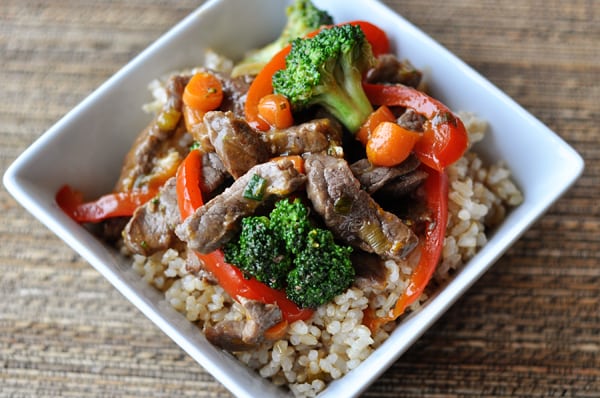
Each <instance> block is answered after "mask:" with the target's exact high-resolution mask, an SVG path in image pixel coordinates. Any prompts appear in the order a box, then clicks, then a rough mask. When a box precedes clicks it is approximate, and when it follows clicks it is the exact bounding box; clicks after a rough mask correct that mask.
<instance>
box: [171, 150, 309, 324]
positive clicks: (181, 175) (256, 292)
mask: <svg viewBox="0 0 600 398" xmlns="http://www.w3.org/2000/svg"><path fill="white" fill-rule="evenodd" d="M201 166H202V154H201V153H200V151H198V150H192V151H190V153H189V155H188V156H187V157H186V158H185V159H184V161H183V163H182V164H181V165H180V166H179V170H178V172H177V180H176V189H177V204H178V206H179V212H180V213H181V218H182V219H186V218H187V217H189V216H190V215H192V214H193V213H194V211H195V210H196V209H197V208H199V207H200V206H202V205H203V204H204V201H203V198H202V192H201V190H200V178H201ZM195 255H196V256H198V258H200V259H201V260H202V262H203V263H204V265H205V266H206V268H207V269H208V270H209V271H210V272H211V273H212V274H213V275H214V276H215V278H217V280H218V282H219V285H220V286H221V287H222V288H223V289H224V290H225V291H226V292H227V293H228V294H229V295H230V296H231V297H233V298H234V299H237V298H238V297H240V296H241V297H245V298H247V299H250V300H258V301H261V302H263V303H267V304H274V303H276V304H277V306H278V307H279V309H280V310H281V312H282V315H283V318H284V319H285V320H286V321H287V322H294V321H296V320H300V319H302V320H304V319H308V318H310V317H311V316H312V314H313V312H314V311H313V310H312V309H302V308H299V307H298V306H297V305H296V304H295V303H294V302H293V301H291V300H289V299H288V298H287V297H286V295H285V293H284V292H283V291H279V290H275V289H272V288H270V287H269V286H267V285H265V284H264V283H261V282H259V281H257V280H256V279H254V278H250V279H246V278H245V277H244V275H243V273H242V271H240V269H239V268H237V267H236V266H234V265H232V264H229V263H227V262H225V256H224V255H223V252H222V251H221V250H215V251H214V252H211V253H208V254H204V253H198V252H195Z"/></svg>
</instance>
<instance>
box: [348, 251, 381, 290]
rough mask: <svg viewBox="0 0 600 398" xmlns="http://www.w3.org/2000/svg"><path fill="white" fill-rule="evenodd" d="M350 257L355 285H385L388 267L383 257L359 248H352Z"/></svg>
mask: <svg viewBox="0 0 600 398" xmlns="http://www.w3.org/2000/svg"><path fill="white" fill-rule="evenodd" d="M350 258H351V260H352V265H353V266H354V270H355V271H356V280H355V281H354V284H355V285H356V286H357V287H359V288H361V289H364V288H366V287H371V288H376V289H377V288H378V289H382V288H384V287H385V286H386V281H387V278H388V269H387V268H386V266H385V260H384V259H383V258H381V257H379V256H378V255H377V254H373V253H367V252H364V251H362V250H360V249H355V250H353V251H352V254H351V255H350Z"/></svg>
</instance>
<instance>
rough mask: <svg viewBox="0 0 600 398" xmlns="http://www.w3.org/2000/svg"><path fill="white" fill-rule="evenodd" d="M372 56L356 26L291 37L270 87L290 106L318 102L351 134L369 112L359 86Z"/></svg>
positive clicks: (368, 105) (368, 106) (296, 109)
mask: <svg viewBox="0 0 600 398" xmlns="http://www.w3.org/2000/svg"><path fill="white" fill-rule="evenodd" d="M374 62H375V57H374V55H373V51H372V49H371V45H370V44H369V42H368V41H367V39H366V37H365V34H364V32H363V31H362V29H361V28H360V27H359V26H357V25H350V24H345V25H339V26H334V27H332V28H329V29H324V30H322V31H321V32H320V33H319V34H317V35H316V36H314V37H312V38H298V39H295V40H294V41H293V42H292V48H291V50H290V53H289V54H288V55H287V57H286V68H285V69H281V70H279V71H277V72H276V73H275V74H274V76H273V80H272V81H273V90H274V92H275V93H278V94H282V95H285V96H286V97H287V98H288V100H289V101H290V103H291V105H292V109H293V110H294V111H299V110H302V109H304V108H308V107H310V106H313V105H321V106H323V107H324V108H325V109H327V110H328V111H329V112H330V113H331V114H332V115H333V116H335V117H336V118H337V119H338V120H339V121H340V122H342V124H343V125H344V126H346V128H348V130H350V132H352V133H355V132H356V131H357V130H358V129H359V128H360V126H361V125H362V124H363V123H364V121H365V120H366V119H367V118H368V117H369V115H370V114H371V112H372V111H373V107H372V105H371V103H370V102H369V99H368V98H367V96H366V94H365V92H364V89H363V87H362V77H363V74H364V73H365V72H366V71H367V70H368V69H369V68H371V67H372V66H373V65H374Z"/></svg>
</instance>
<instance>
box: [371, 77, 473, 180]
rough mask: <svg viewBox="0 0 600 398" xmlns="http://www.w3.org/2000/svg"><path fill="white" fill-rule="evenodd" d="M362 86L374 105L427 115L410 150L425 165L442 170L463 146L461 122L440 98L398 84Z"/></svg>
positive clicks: (464, 134) (465, 138)
mask: <svg viewBox="0 0 600 398" xmlns="http://www.w3.org/2000/svg"><path fill="white" fill-rule="evenodd" d="M363 88H364V89H365V93H366V94H367V97H368V98H369V101H371V103H372V104H374V105H387V106H402V107H405V108H410V109H413V110H414V111H415V112H417V113H418V114H420V115H423V116H425V118H427V121H426V122H425V123H424V126H423V127H424V132H423V135H422V136H421V139H420V140H419V141H418V142H417V144H416V145H415V148H414V151H415V154H416V155H417V156H418V158H419V159H420V160H421V162H423V163H425V164H426V165H428V166H429V167H431V168H433V169H436V170H444V168H446V167H447V166H448V165H450V164H452V163H454V162H456V161H457V160H458V159H459V158H460V157H461V156H462V155H463V154H464V153H465V151H466V150H467V146H468V145H469V137H468V135H467V130H466V129H465V126H464V124H463V123H462V121H461V120H460V119H459V118H458V117H457V116H456V115H454V114H453V113H452V112H451V111H450V109H448V107H446V105H444V104H442V103H441V102H440V101H438V100H436V99H434V98H431V97H430V96H429V95H427V94H425V93H423V92H421V91H419V90H416V89H414V88H412V87H407V86H404V85H401V84H396V85H384V84H370V83H363Z"/></svg>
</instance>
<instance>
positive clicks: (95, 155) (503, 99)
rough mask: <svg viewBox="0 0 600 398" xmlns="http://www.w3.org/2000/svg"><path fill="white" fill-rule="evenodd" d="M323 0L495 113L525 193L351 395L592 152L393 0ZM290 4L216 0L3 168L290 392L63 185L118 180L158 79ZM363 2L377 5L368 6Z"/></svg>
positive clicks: (28, 199) (31, 199)
mask: <svg viewBox="0 0 600 398" xmlns="http://www.w3.org/2000/svg"><path fill="white" fill-rule="evenodd" d="M315 3H316V4H317V5H318V6H319V7H320V8H323V9H326V10H328V11H329V12H330V13H331V14H332V15H333V17H334V19H335V21H336V22H343V21H348V20H355V19H366V20H368V21H371V22H373V23H376V24H377V25H378V26H380V27H381V28H383V29H384V30H385V31H386V32H387V33H388V35H389V37H390V39H391V42H392V47H393V50H394V51H395V52H396V53H398V54H401V57H402V58H408V59H409V60H410V61H411V62H412V63H413V64H414V65H415V66H416V67H417V68H419V69H421V70H423V71H425V79H426V81H427V82H428V84H429V86H430V88H431V90H432V92H433V93H434V95H435V96H436V97H437V98H438V99H440V100H442V101H443V102H445V103H446V104H447V105H448V106H449V107H450V108H451V109H453V110H455V111H459V110H465V111H471V112H474V113H475V114H476V115H477V116H479V117H481V118H483V119H485V120H486V121H487V122H488V123H489V126H490V131H489V133H488V134H487V136H486V138H485V140H484V141H482V142H481V143H480V144H478V147H477V149H478V151H479V152H480V153H481V154H482V156H483V157H484V158H485V159H487V160H488V161H496V160H500V159H502V160H504V161H505V162H506V164H507V165H508V167H509V168H510V170H511V171H512V173H513V178H514V180H515V181H516V183H517V184H518V186H519V188H520V189H521V190H522V191H523V194H524V197H525V201H524V202H523V204H521V205H520V206H519V207H517V208H516V209H514V211H512V212H511V213H510V214H509V215H508V217H507V218H506V220H505V221H504V222H503V223H502V225H500V226H499V227H498V228H497V229H496V230H495V231H494V232H493V234H492V235H491V237H490V240H489V242H488V244H487V245H486V246H485V247H484V248H483V249H482V250H481V251H480V252H479V253H478V254H477V255H476V256H475V257H474V258H473V259H472V260H471V261H469V263H468V264H467V265H466V266H465V267H464V269H463V270H462V271H460V272H459V273H458V274H457V275H456V277H455V278H454V279H453V280H452V281H451V282H450V283H449V284H448V285H447V286H446V287H445V288H444V289H442V290H441V291H440V292H438V293H437V294H436V295H435V296H434V297H432V298H430V299H429V300H428V301H427V303H426V304H425V305H424V306H423V308H422V309H420V310H419V311H417V312H415V313H412V314H411V315H410V316H408V317H407V318H406V319H405V320H404V321H403V322H402V323H401V324H400V325H399V326H398V327H397V328H396V330H395V331H394V332H393V334H392V335H391V336H390V338H389V339H388V340H387V341H386V342H385V343H384V344H383V346H382V347H380V348H379V349H377V350H376V351H375V352H374V353H373V354H372V355H371V356H370V357H369V358H367V359H366V360H365V361H364V362H363V363H362V364H361V365H360V366H359V367H358V368H357V369H355V370H353V371H352V372H350V373H349V374H348V375H346V376H345V377H343V378H341V379H340V380H337V381H334V382H333V383H331V384H330V385H329V387H328V388H327V389H326V390H325V391H324V392H322V393H321V395H320V396H321V397H342V396H343V397H351V396H356V395H358V394H359V393H361V392H362V391H364V390H365V389H366V388H367V387H368V385H369V384H370V383H372V382H373V381H374V380H376V378H377V377H379V376H380V375H381V374H382V373H383V372H384V371H385V370H386V369H387V368H388V367H389V366H390V365H391V364H392V363H393V362H394V361H396V360H397V359H398V358H399V357H400V355H401V354H402V353H403V352H404V351H406V349H407V348H408V347H409V346H410V345H411V344H412V343H413V342H414V341H415V340H416V339H417V338H418V337H419V336H421V335H422V333H423V332H424V331H425V330H426V329H427V328H428V327H429V326H430V325H431V324H432V323H433V322H434V321H435V320H436V319H437V318H439V317H440V315H441V314H442V313H443V312H444V311H445V310H446V309H447V308H448V307H449V306H450V305H452V304H453V303H454V302H455V301H456V300H457V298H458V297H459V296H461V295H462V294H463V292H464V291H465V290H466V289H467V288H468V287H470V286H471V285H472V284H473V283H474V282H475V281H476V280H477V279H478V278H479V277H480V276H481V275H482V274H483V273H484V272H485V271H486V270H487V269H488V268H489V267H490V266H491V265H492V264H493V263H494V262H495V261H496V260H497V259H498V258H499V257H500V256H501V255H502V254H503V253H504V252H505V251H506V250H507V249H508V247H509V246H510V245H511V244H512V243H513V242H515V241H516V240H517V239H518V238H519V237H520V236H521V235H522V234H523V233H524V232H525V230H526V229H527V228H528V227H529V226H530V225H531V224H532V223H533V222H535V221H536V220H537V219H538V218H539V217H540V216H541V215H542V214H543V213H544V212H545V211H546V210H547V209H548V208H549V206H550V205H551V204H552V203H553V202H554V201H556V200H557V199H558V198H559V197H560V196H561V195H562V194H563V193H564V192H565V191H566V190H567V189H568V188H569V187H570V186H571V185H572V184H573V182H574V181H575V180H576V179H577V178H578V177H579V175H580V174H581V172H582V170H583V160H582V158H581V157H580V156H579V155H578V154H577V153H576V152H575V151H574V150H573V149H572V148H571V147H570V146H569V145H568V144H567V143H565V142H564V141H563V140H562V139H561V138H560V137H559V136H557V135H556V134H555V133H554V132H552V131H551V130H549V129H548V128H547V127H546V126H544V125H543V124H542V123H541V122H540V121H539V120H537V119H536V118H535V117H533V116H532V115H531V114H529V113H528V112H527V111H525V110H524V109H523V108H522V107H520V106H519V105H518V104H517V103H515V102H514V101H513V100H511V99H510V98H508V97H507V96H506V95H505V94H504V93H502V92H501V91H500V90H499V89H498V88H496V87H495V86H494V85H492V84H491V83H490V82H489V81H487V80H486V79H484V78H483V77H482V76H481V75H479V74H478V73H477V72H475V71H474V70H473V69H471V68H470V67H469V66H467V65H466V64H465V63H464V62H462V61H461V60H459V59H458V58H456V57H455V56H454V55H453V54H451V53H450V52H448V51H447V50H446V49H444V48H443V47H442V46H440V45H439V44H438V43H436V42H435V41H434V40H432V39H431V38H430V37H428V36H427V35H426V34H425V33H423V32H422V31H420V30H419V29H417V28H416V27H415V26H413V25H412V24H411V23H410V22H408V21H407V20H405V19H404V18H402V17H401V16H399V15H397V14H396V13H394V12H393V11H392V10H390V9H389V8H387V7H386V6H385V5H383V4H381V3H379V2H378V1H376V0H345V1H343V2H340V1H338V0H315ZM286 4H287V2H274V1H272V0H254V1H253V4H252V7H244V17H243V18H239V12H240V11H239V10H240V7H241V6H242V2H241V1H236V0H210V1H208V2H206V3H205V4H204V5H202V6H201V7H200V8H199V9H197V10H196V11H195V12H194V13H192V14H191V15H190V16H189V17H187V18H185V19H184V20H183V21H182V22H180V23H179V24H178V25H176V26H175V27H174V28H173V29H172V30H170V31H169V32H168V33H166V34H165V35H164V36H163V37H161V38H160V39H159V40H157V41H156V42H155V43H154V44H152V45H151V46H149V47H148V48H147V49H146V50H145V51H144V52H142V53H141V54H140V55H139V56H137V57H136V58H135V59H134V60H132V61H131V62H130V63H129V64H127V65H126V66H125V67H124V68H123V69H122V70H120V71H119V72H118V73H116V74H115V75H114V76H113V77H112V78H110V79H109V80H108V81H107V82H106V83H104V84H103V85H102V86H100V87H99V88H98V89H97V90H96V91H95V92H94V93H92V94H91V95H90V96H89V97H88V98H86V99H85V100H84V101H83V102H82V103H81V104H79V105H78V106H77V107H75V108H74V109H73V110H72V111H71V112H69V113H68V114H67V115H66V116H65V117H64V118H62V119H61V120H60V121H59V122H58V123H56V124H55V125H54V126H52V127H51V128H50V129H49V130H48V131H47V132H46V133H45V134H43V135H42V136H41V137H40V138H39V139H38V140H37V141H36V142H35V143H34V144H33V145H31V147H29V148H28V149H27V150H26V151H24V152H23V154H22V155H21V156H20V157H19V158H18V159H17V160H16V161H15V162H14V163H13V164H12V165H11V166H10V167H9V169H8V170H7V172H6V174H5V175H4V184H5V186H6V188H7V189H8V191H9V192H10V193H11V194H12V195H13V196H14V197H15V198H16V199H17V200H18V201H19V202H20V203H21V204H22V205H23V206H24V207H25V208H26V209H27V210H28V211H30V212H31V213H32V214H33V215H34V216H35V217H37V218H38V219H39V220H40V221H41V222H43V223H44V224H45V225H46V226H47V227H48V228H49V229H50V230H52V231H53V232H54V233H56V234H57V235H58V236H59V237H60V238H62V239H63V240H64V241H65V242H66V243H67V244H69V245H70V246H71V247H72V248H73V249H74V250H75V251H77V252H78V253H79V254H80V255H81V256H82V257H83V258H85V259H86V260H87V261H88V262H89V263H90V264H91V265H92V266H94V268H96V269H97V270H98V271H99V272H100V273H101V274H102V275H104V276H105V277H106V278H107V279H108V280H109V281H110V282H111V283H112V284H113V285H114V286H115V287H116V288H117V289H118V290H119V291H120V292H121V293H122V294H123V295H124V296H125V297H127V298H128V299H129V300H130V301H131V302H132V303H133V304H134V305H136V306H137V307H138V308H139V309H140V310H141V311H142V312H143V313H144V314H145V315H146V316H148V318H150V319H151V320H152V321H153V322H154V323H155V324H156V325H157V326H158V327H159V328H161V329H162V330H163V331H164V332H165V333H166V334H167V335H168V336H170V337H171V338H172V339H173V340H174V341H175V342H176V343H177V344H179V345H180V346H181V347H182V348H183V349H184V350H185V351H186V352H187V353H188V354H189V355H191V356H192V357H193V358H194V359H195V360H196V361H198V363H199V364H200V365H202V366H203V367H204V368H205V369H206V370H207V371H208V372H210V373H211V374H212V375H213V376H214V377H215V378H216V379H218V380H219V381H220V382H221V383H223V384H224V385H225V387H227V388H228V389H229V390H230V391H231V392H232V393H233V394H235V395H237V396H239V397H256V396H262V397H265V398H266V397H279V396H287V394H286V393H285V392H283V391H282V390H281V389H278V388H276V387H275V386H273V385H272V384H271V383H270V382H268V381H266V380H264V379H262V378H261V377H260V376H259V375H258V374H257V373H255V372H254V371H252V370H250V369H248V368H247V367H246V366H245V365H243V364H241V363H240V362H238V361H237V360H236V359H235V358H233V357H232V356H231V355H229V354H227V353H225V352H223V351H221V350H220V349H218V348H216V347H214V346H213V345H211V344H209V343H208V342H207V340H206V339H205V338H204V336H203V335H202V333H200V332H199V330H198V329H197V327H195V326H194V325H193V324H191V323H190V322H188V321H187V320H186V319H185V317H183V316H182V315H181V314H179V313H177V312H176V311H175V310H174V309H173V308H171V307H170V306H169V305H168V304H167V303H166V302H165V301H164V297H163V295H162V293H159V292H158V291H156V290H155V289H154V288H152V287H151V286H150V285H148V284H146V283H145V282H144V281H143V280H141V278H139V277H138V276H137V275H136V274H135V273H134V272H133V271H132V270H131V267H130V264H129V261H127V260H125V259H123V258H122V257H121V256H119V255H118V254H117V253H116V252H115V250H114V249H113V248H111V247H109V246H107V245H106V244H104V243H103V242H101V241H99V240H98V239H96V238H95V237H94V236H92V235H91V234H90V233H89V232H88V231H87V230H86V229H85V228H83V227H81V226H80V225H78V224H76V223H75V222H73V221H72V220H71V219H70V218H69V217H67V216H66V215H65V214H64V213H63V212H62V211H61V210H60V209H59V208H58V207H57V205H56V203H55V201H54V195H55V193H56V191H57V190H58V188H59V187H60V186H61V185H63V184H65V183H68V184H71V185H72V186H74V187H77V189H79V190H82V191H83V192H84V194H85V195H86V197H89V198H93V197H97V196H99V195H101V194H104V193H106V192H108V191H109V190H110V189H112V186H113V184H114V181H116V179H117V177H118V174H119V170H120V165H121V162H122V160H123V157H124V155H125V153H126V151H127V150H128V149H129V147H130V145H131V143H132V142H133V140H134V139H135V137H136V136H137V134H138V132H139V131H141V130H142V128H143V127H144V126H145V125H146V123H147V122H148V115H146V114H144V113H143V112H142V111H141V105H142V104H143V103H146V102H148V101H149V100H150V94H149V92H148V90H147V84H148V82H150V81H151V80H152V79H154V78H157V77H159V76H162V75H164V74H165V73H168V72H169V71H172V70H177V69H183V68H187V67H190V66H195V65H198V64H201V63H202V61H203V50H204V49H205V48H212V49H215V50H217V51H218V52H220V53H222V54H224V55H226V56H229V57H233V58H236V57H239V56H241V54H242V53H243V52H244V51H245V50H247V49H249V48H254V47H257V46H259V45H262V44H264V43H266V42H269V41H270V40H272V39H274V38H275V37H276V36H277V35H278V34H279V32H280V30H281V28H282V26H283V24H284V23H285V12H284V10H285V7H286ZM244 5H245V4H244ZM365 9H368V10H369V12H368V13H364V10H365ZM223 21H227V22H230V21H236V23H235V24H229V23H223ZM457 87H458V88H459V89H457Z"/></svg>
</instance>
